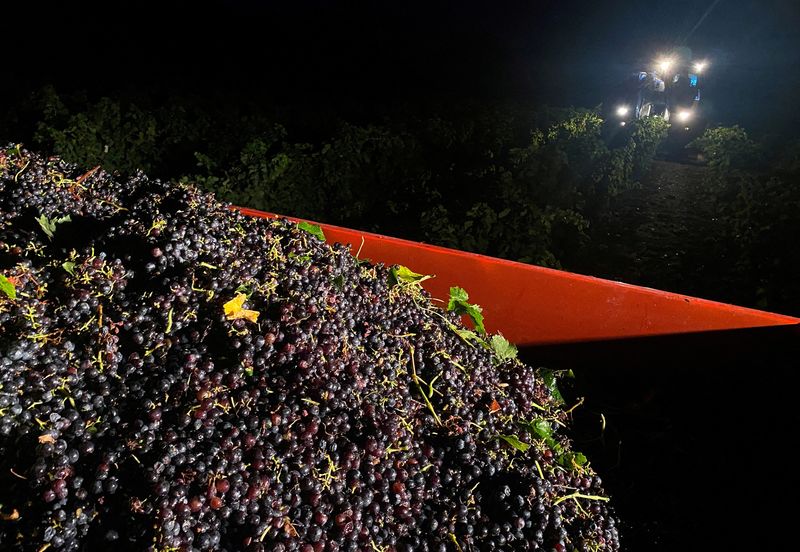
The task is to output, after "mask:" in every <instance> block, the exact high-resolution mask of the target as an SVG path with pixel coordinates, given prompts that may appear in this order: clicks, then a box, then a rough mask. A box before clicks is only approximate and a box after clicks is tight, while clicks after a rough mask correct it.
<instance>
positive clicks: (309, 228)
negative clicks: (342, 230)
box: [297, 221, 325, 241]
mask: <svg viewBox="0 0 800 552" xmlns="http://www.w3.org/2000/svg"><path fill="white" fill-rule="evenodd" d="M297 227H298V228H299V229H300V230H305V231H306V232H308V233H309V234H311V235H312V236H316V237H317V238H319V239H320V240H322V241H325V232H323V231H322V227H321V226H319V225H317V224H311V223H310V222H306V221H303V222H298V223H297Z"/></svg>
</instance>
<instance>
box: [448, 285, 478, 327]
mask: <svg viewBox="0 0 800 552" xmlns="http://www.w3.org/2000/svg"><path fill="white" fill-rule="evenodd" d="M447 310H448V311H453V312H455V313H456V314H466V315H467V316H469V317H470V319H472V323H473V324H475V330H477V332H478V333H480V334H485V333H486V328H485V327H484V325H483V309H482V308H481V306H480V305H475V304H472V303H470V302H469V294H467V292H466V291H465V290H464V288H460V287H458V286H454V287H451V288H450V300H449V301H448V302H447Z"/></svg>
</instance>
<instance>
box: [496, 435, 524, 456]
mask: <svg viewBox="0 0 800 552" xmlns="http://www.w3.org/2000/svg"><path fill="white" fill-rule="evenodd" d="M498 437H500V438H501V439H502V440H503V441H505V442H506V443H508V444H509V445H511V446H512V447H514V448H515V449H517V450H518V451H520V452H527V451H528V449H529V448H531V446H530V445H529V444H528V443H523V442H522V441H520V440H519V437H517V436H516V435H498Z"/></svg>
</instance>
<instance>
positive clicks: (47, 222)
mask: <svg viewBox="0 0 800 552" xmlns="http://www.w3.org/2000/svg"><path fill="white" fill-rule="evenodd" d="M36 222H38V223H39V226H41V227H42V231H44V233H45V234H46V235H47V237H48V238H50V239H51V240H52V239H53V236H54V235H55V231H56V226H58V225H59V224H61V223H62V222H72V219H71V218H70V216H69V215H67V216H65V217H58V218H54V219H49V218H47V217H46V216H44V215H41V216H40V217H39V218H37V219H36Z"/></svg>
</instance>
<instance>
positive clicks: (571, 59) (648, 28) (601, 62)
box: [2, 0, 800, 132]
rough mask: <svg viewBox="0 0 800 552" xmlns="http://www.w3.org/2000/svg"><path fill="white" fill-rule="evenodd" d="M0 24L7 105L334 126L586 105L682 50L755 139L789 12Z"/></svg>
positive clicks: (196, 7) (797, 60)
mask: <svg viewBox="0 0 800 552" xmlns="http://www.w3.org/2000/svg"><path fill="white" fill-rule="evenodd" d="M167 4H169V7H166V5H167ZM709 9H710V11H709ZM3 11H4V16H3V18H2V19H3V20H4V23H3V25H2V28H3V42H4V44H5V60H6V61H5V64H4V65H5V68H4V79H3V80H4V82H5V85H4V86H3V91H2V94H3V95H4V96H6V98H7V99H8V97H9V96H15V95H20V94H26V93H29V92H30V91H32V90H35V89H37V87H39V86H41V85H43V84H54V85H55V86H56V88H57V89H58V90H59V91H65V92H67V91H70V90H75V89H80V90H87V91H89V92H90V93H93V94H95V95H100V94H108V93H111V92H118V91H119V92H124V93H128V94H132V95H140V94H142V93H143V92H145V93H148V94H150V93H152V94H153V95H154V96H153V97H154V98H158V94H159V93H160V94H169V93H175V92H181V93H186V92H191V93H193V94H198V95H201V96H206V97H220V98H221V99H229V100H230V99H232V98H236V97H247V98H250V99H258V100H260V101H264V102H270V103H272V104H274V105H278V106H295V107H296V106H301V105H308V104H311V105H313V106H314V107H316V108H318V109H322V108H325V109H328V110H334V111H336V112H337V113H341V114H343V115H348V116H356V115H364V116H370V115H372V114H373V113H374V112H376V111H377V112H381V111H384V110H387V109H391V108H397V107H398V106H399V105H402V104H405V103H408V102H412V103H415V104H419V103H422V104H426V105H430V104H431V103H433V102H437V101H442V102H450V101H453V100H460V99H464V98H470V99H484V100H488V99H511V98H513V99H517V100H520V99H521V100H526V101H530V102H532V103H535V104H541V103H547V104H550V105H579V106H584V107H593V106H595V105H597V104H599V103H600V102H601V101H603V99H604V97H605V94H606V93H607V92H608V90H610V89H611V88H612V87H613V86H615V85H616V84H617V83H618V82H619V80H620V79H621V78H622V77H624V76H625V75H626V74H627V73H629V72H631V71H634V70H638V69H639V68H640V67H642V66H643V65H647V64H649V63H651V62H652V61H653V60H654V59H655V58H656V57H657V56H658V55H659V54H661V53H663V52H668V51H669V50H671V49H672V48H673V47H675V46H680V45H685V46H688V47H690V48H692V49H693V51H694V53H695V57H697V58H704V59H708V60H709V62H710V69H709V72H708V78H707V79H706V83H705V87H706V92H707V97H708V103H709V104H711V106H713V108H714V109H713V116H714V118H715V120H718V121H720V122H723V123H725V124H732V123H739V124H742V125H744V126H746V127H748V128H750V129H758V130H762V131H765V132H788V131H791V130H793V128H794V126H796V124H797V122H798V110H797V109H796V108H795V103H796V99H795V98H796V97H797V95H798V92H800V33H798V27H799V26H800V8H798V4H797V3H796V2H794V1H793V0H766V1H754V0H720V1H718V2H714V1H713V0H709V1H686V0H683V1H681V0H678V1H672V2H636V1H631V0H616V1H609V2H586V1H575V0H566V1H541V2H535V1H530V2H522V1H500V2H490V3H487V2H478V1H466V2H440V1H431V2H420V1H411V2H392V3H390V2H357V1H349V2H348V1H342V2H331V1H316V2H314V1H305V2H280V3H279V2H257V1H249V2H248V1H244V0H241V1H230V0H229V1H216V2H209V3H205V2H203V3H201V2H193V3H190V2H177V3H166V2H163V3H154V2H149V3H148V2H144V3H142V2H115V3H95V2H59V3H47V2H44V3H40V2H37V3H36V6H35V7H32V8H26V7H24V6H23V7H20V6H4V7H3ZM704 14H705V17H704Z"/></svg>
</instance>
